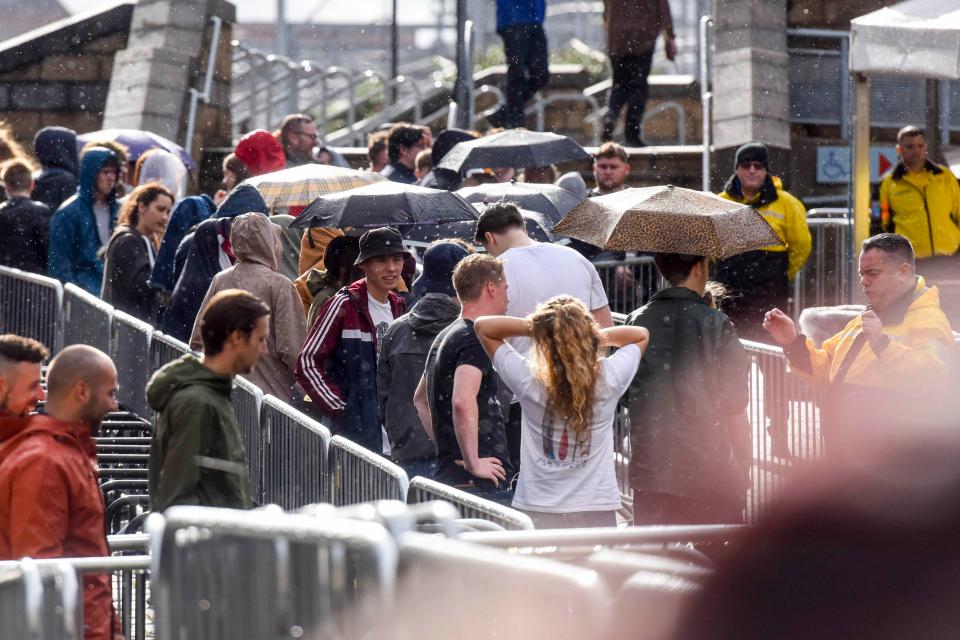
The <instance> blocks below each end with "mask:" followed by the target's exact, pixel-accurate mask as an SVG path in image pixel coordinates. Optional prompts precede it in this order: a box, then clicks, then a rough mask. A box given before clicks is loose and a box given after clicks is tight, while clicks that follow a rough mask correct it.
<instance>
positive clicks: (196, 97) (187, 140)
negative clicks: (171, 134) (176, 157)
mask: <svg viewBox="0 0 960 640" xmlns="http://www.w3.org/2000/svg"><path fill="white" fill-rule="evenodd" d="M210 21H211V22H212V23H213V33H212V34H211V35H210V49H209V53H208V54H207V73H206V75H205V76H204V78H203V91H197V90H196V89H195V88H193V87H190V111H189V115H188V116H187V132H186V135H185V137H184V141H183V148H184V149H186V150H187V153H188V154H189V153H190V149H191V147H193V134H194V130H195V128H196V125H197V103H198V102H199V101H201V100H203V102H204V103H205V104H206V103H207V102H209V101H210V91H211V90H212V89H213V74H214V71H215V70H216V68H217V53H218V51H219V49H220V31H221V29H222V28H223V20H222V19H221V18H220V16H213V17H211V18H210Z"/></svg>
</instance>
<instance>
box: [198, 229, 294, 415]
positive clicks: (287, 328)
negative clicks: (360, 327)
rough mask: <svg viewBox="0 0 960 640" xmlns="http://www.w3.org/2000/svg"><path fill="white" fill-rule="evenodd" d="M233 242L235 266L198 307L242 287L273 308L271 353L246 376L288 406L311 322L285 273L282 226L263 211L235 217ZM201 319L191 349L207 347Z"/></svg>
mask: <svg viewBox="0 0 960 640" xmlns="http://www.w3.org/2000/svg"><path fill="white" fill-rule="evenodd" d="M230 244H231V245H232V246H233V253H234V255H235V256H236V257H237V264H235V265H233V266H232V267H230V268H229V269H227V270H225V271H221V272H220V273H218V274H217V275H216V276H214V278H213V282H211V283H210V289H208V290H207V295H206V297H204V299H203V304H202V305H200V309H201V310H202V309H203V308H204V307H205V306H206V305H207V302H208V301H209V300H210V298H212V297H213V295H214V294H216V293H218V292H220V291H223V290H224V289H244V290H246V291H249V292H250V293H252V294H253V295H255V296H257V297H258V298H260V299H261V300H263V301H264V302H265V303H266V304H267V306H268V307H270V333H268V334H267V355H265V356H263V357H261V358H260V360H258V361H257V364H256V366H255V367H254V368H253V372H252V373H251V374H250V375H249V376H247V377H248V378H249V379H250V381H251V382H253V383H254V384H255V385H257V386H258V387H260V388H261V389H262V390H263V392H264V393H269V394H272V395H274V396H276V397H277V398H279V399H280V400H283V401H284V402H289V401H290V400H291V398H292V397H293V387H294V385H295V384H296V379H295V378H294V377H293V371H294V368H295V367H296V366H297V356H298V355H300V348H301V347H303V341H304V340H305V339H306V337H307V319H306V317H305V316H304V314H303V303H302V302H301V301H300V294H298V293H297V290H296V288H295V287H294V286H293V283H292V282H290V280H288V279H287V278H286V277H284V276H283V275H281V274H280V273H279V272H278V271H277V269H278V266H279V264H280V256H279V252H280V228H279V227H278V226H277V225H275V224H273V223H272V222H270V220H268V219H267V217H266V216H264V215H261V214H259V213H245V214H243V215H241V216H237V217H236V218H234V220H233V223H232V224H231V226H230ZM200 315H201V314H197V320H196V321H195V322H194V325H193V335H192V336H191V337H190V345H191V346H192V347H193V348H194V349H200V348H202V347H203V340H202V339H201V337H200V322H199V319H200Z"/></svg>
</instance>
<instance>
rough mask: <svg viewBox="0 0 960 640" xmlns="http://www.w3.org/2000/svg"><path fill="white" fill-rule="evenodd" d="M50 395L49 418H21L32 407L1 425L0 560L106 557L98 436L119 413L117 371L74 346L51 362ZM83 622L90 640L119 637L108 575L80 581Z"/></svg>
mask: <svg viewBox="0 0 960 640" xmlns="http://www.w3.org/2000/svg"><path fill="white" fill-rule="evenodd" d="M34 349H35V347H34ZM39 353H40V352H37V353H36V354H37V355H39ZM37 368H39V366H38V367H37ZM47 388H48V398H47V403H46V406H45V407H44V413H42V414H33V415H26V416H23V415H22V414H23V413H25V412H26V411H28V410H29V408H28V407H29V405H30V403H31V402H33V403H34V404H35V400H32V401H31V400H27V401H26V402H24V403H22V404H21V405H20V407H19V412H20V414H21V415H15V416H5V417H3V418H2V419H0V560H16V559H19V558H23V557H25V556H29V557H31V558H78V557H103V556H108V555H110V550H109V548H108V547H107V539H106V536H105V535H104V529H103V516H104V506H103V498H102V496H101V495H100V487H99V486H98V484H97V447H96V444H95V443H94V440H93V437H94V436H95V435H96V434H97V432H98V430H99V428H100V423H101V421H102V420H103V418H104V416H106V415H107V413H109V412H111V411H116V409H117V370H116V368H115V367H114V366H113V362H112V361H111V360H110V358H109V357H108V356H107V355H106V354H105V353H103V352H101V351H99V350H97V349H94V348H93V347H89V346H86V345H73V346H70V347H67V348H66V349H64V350H63V351H61V352H60V354H59V355H58V356H57V357H56V358H54V359H53V362H52V363H50V370H49V375H48V377H47ZM37 395H39V394H36V393H34V398H36V397H37ZM9 399H10V394H9V393H7V394H6V399H5V405H6V406H7V411H8V412H9V411H10V409H11V407H10V406H9V402H7V401H8V400H9ZM14 409H15V410H16V408H14ZM83 622H84V638H85V639H86V640H106V639H107V638H111V637H119V636H120V633H121V631H120V621H119V619H118V618H117V616H116V615H115V613H114V611H113V604H112V593H111V588H110V578H109V576H108V575H107V574H102V573H101V574H85V575H84V576H83Z"/></svg>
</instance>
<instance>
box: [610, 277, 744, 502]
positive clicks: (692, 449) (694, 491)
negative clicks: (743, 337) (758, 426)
mask: <svg viewBox="0 0 960 640" xmlns="http://www.w3.org/2000/svg"><path fill="white" fill-rule="evenodd" d="M627 324H631V325H638V326H642V327H646V328H647V330H648V331H650V346H649V347H648V348H647V350H646V351H644V353H643V360H642V361H641V362H640V368H639V369H638V370H637V375H636V377H635V378H634V381H633V384H632V385H631V387H630V391H629V401H630V423H631V433H630V442H631V449H632V457H631V460H630V484H631V485H632V486H633V488H634V489H635V490H638V491H645V492H656V493H665V494H670V495H675V496H682V497H685V498H690V499H693V500H698V501H702V502H708V503H709V502H713V501H721V502H722V503H724V504H730V503H731V501H742V500H743V497H744V489H743V483H742V478H743V475H742V471H741V470H740V469H738V463H737V462H736V459H735V455H734V446H735V445H734V442H733V441H732V440H731V437H730V435H729V433H728V431H729V430H728V426H729V420H730V418H731V417H733V416H738V415H739V414H740V413H741V412H743V410H744V409H745V408H746V407H747V401H748V375H749V360H748V358H747V354H746V352H745V351H744V349H743V346H742V345H741V344H740V340H739V339H738V337H737V332H736V330H735V329H734V328H733V324H732V323H731V322H730V320H729V318H727V317H726V316H725V315H723V314H722V313H720V312H719V311H717V310H715V309H712V308H710V307H709V306H708V305H707V304H706V303H705V302H704V300H703V298H701V297H700V296H699V295H697V293H696V292H695V291H691V290H690V289H686V288H683V287H674V288H669V289H663V290H661V291H659V292H657V293H656V295H654V296H653V298H652V299H651V300H650V302H648V303H647V304H646V305H644V306H643V307H641V308H640V309H637V310H636V311H635V312H633V313H632V314H630V316H629V317H628V318H627Z"/></svg>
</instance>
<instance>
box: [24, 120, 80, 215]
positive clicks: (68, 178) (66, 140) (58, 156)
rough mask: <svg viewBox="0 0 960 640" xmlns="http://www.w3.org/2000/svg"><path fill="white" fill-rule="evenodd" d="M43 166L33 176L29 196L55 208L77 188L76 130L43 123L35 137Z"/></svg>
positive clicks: (36, 150)
mask: <svg viewBox="0 0 960 640" xmlns="http://www.w3.org/2000/svg"><path fill="white" fill-rule="evenodd" d="M33 151H34V153H35V154H36V156H37V160H39V161H40V165H41V166H42V167H43V169H42V170H41V171H40V173H39V174H38V175H36V176H35V178H34V186H33V193H31V194H30V198H31V199H33V200H37V201H38V202H42V203H43V204H45V205H47V206H48V207H50V211H56V210H57V209H59V208H60V205H61V204H63V202H64V200H66V199H67V198H69V197H70V196H72V195H73V194H74V193H76V192H77V164H78V163H77V134H76V133H74V131H73V130H72V129H67V128H65V127H44V128H43V129H40V131H38V132H37V135H36V136H35V137H34V138H33Z"/></svg>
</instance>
